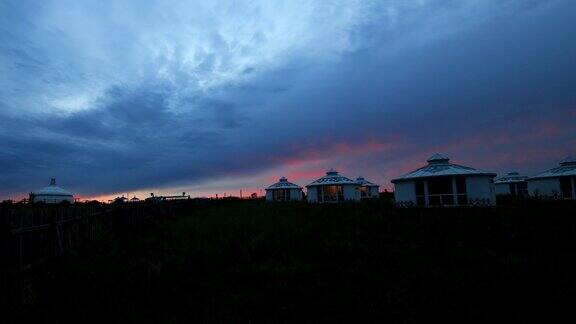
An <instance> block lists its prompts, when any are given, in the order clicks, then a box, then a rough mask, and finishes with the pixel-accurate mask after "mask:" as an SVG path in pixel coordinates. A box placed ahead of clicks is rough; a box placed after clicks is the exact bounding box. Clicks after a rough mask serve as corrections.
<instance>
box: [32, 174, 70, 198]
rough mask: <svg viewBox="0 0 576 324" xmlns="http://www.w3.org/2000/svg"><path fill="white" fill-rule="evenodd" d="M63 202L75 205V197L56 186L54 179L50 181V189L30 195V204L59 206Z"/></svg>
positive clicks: (46, 188)
mask: <svg viewBox="0 0 576 324" xmlns="http://www.w3.org/2000/svg"><path fill="white" fill-rule="evenodd" d="M61 202H69V203H73V202H74V196H73V195H72V193H70V192H69V191H66V190H64V189H62V188H60V187H58V186H56V179H54V178H52V179H51V180H50V185H49V186H48V187H45V188H42V189H40V190H38V191H35V192H31V193H30V203H45V204H59V203H61Z"/></svg>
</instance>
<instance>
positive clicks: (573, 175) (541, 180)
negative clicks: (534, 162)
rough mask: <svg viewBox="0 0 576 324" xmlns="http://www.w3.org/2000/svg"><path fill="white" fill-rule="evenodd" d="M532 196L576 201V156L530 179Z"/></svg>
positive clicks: (529, 189) (529, 187) (529, 185)
mask: <svg viewBox="0 0 576 324" xmlns="http://www.w3.org/2000/svg"><path fill="white" fill-rule="evenodd" d="M528 192H529V194H530V195H532V196H540V197H550V198H562V199H576V156H572V157H569V158H566V159H564V160H562V161H561V162H560V165H559V166H558V167H555V168H553V169H550V170H548V171H545V172H542V173H540V174H537V175H535V176H533V177H531V178H528Z"/></svg>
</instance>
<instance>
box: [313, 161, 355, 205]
mask: <svg viewBox="0 0 576 324" xmlns="http://www.w3.org/2000/svg"><path fill="white" fill-rule="evenodd" d="M359 187H360V186H359V184H358V182H357V181H354V180H351V179H349V178H347V177H345V176H342V175H340V174H338V172H337V171H336V170H334V169H330V170H329V171H328V172H326V175H325V176H323V177H322V178H320V179H317V180H315V181H313V182H312V183H310V184H309V185H307V186H306V188H307V189H308V192H307V194H308V202H319V203H328V202H330V203H337V202H343V201H358V200H360V190H359Z"/></svg>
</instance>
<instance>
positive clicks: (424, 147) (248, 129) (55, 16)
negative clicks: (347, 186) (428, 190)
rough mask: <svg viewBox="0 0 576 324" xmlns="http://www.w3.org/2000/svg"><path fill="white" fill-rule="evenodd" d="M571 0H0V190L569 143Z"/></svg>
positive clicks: (574, 20)
mask: <svg viewBox="0 0 576 324" xmlns="http://www.w3.org/2000/svg"><path fill="white" fill-rule="evenodd" d="M574 35H576V1H573V0H548V1H547V0H494V1H492V0H458V1H457V0H454V1H452V0H437V1H433V0H413V1H412V0H389V1H387V0H382V1H369V0H363V1H362V0H356V1H354V0H350V1H345V0H339V1H332V0H317V1H313V0H306V1H301V0H287V1H273V0H252V1H247V0H246V1H230V0H224V1H216V0H213V1H172V0H157V1H154V0H150V1H140V0H132V1H104V0H97V1H89V0H83V1H78V0H69V1H67V0H59V1H52V0H42V1H32V0H30V1H28V0H15V1H11V0H8V1H6V0H0V199H6V198H9V197H11V198H15V197H23V195H24V194H26V193H27V192H30V191H31V190H34V189H37V188H39V187H43V186H45V185H47V183H48V182H49V179H50V178H51V177H56V178H57V180H58V182H59V184H61V185H62V186H63V187H65V188H67V189H69V190H71V191H73V192H74V193H76V194H77V195H78V196H80V197H82V198H91V197H100V198H105V197H108V196H113V195H117V194H118V193H128V192H130V193H131V194H134V193H136V194H138V195H144V194H145V193H146V194H147V193H148V192H151V191H155V192H159V193H176V192H182V191H186V192H188V193H191V194H192V195H194V196H209V195H213V194H215V193H219V194H220V195H221V194H222V193H224V192H228V193H233V194H238V190H240V189H244V192H245V193H249V192H254V191H258V190H259V189H260V188H262V187H264V186H266V185H268V184H270V183H271V182H274V181H275V180H276V179H277V178H279V177H280V176H282V175H284V176H287V177H289V179H290V180H291V181H293V182H296V183H299V184H301V185H304V184H306V183H307V182H308V181H310V180H313V179H314V178H317V177H319V176H321V175H323V173H324V171H325V170H326V169H329V168H331V167H334V168H336V169H338V170H340V171H341V172H342V173H344V174H345V175H347V176H349V177H356V176H359V175H363V176H365V177H366V178H368V179H369V180H371V181H373V182H378V183H380V184H382V185H383V187H384V188H391V185H390V179H391V178H393V177H394V176H397V175H399V174H402V173H404V172H407V171H410V170H411V169H414V168H416V167H418V166H421V165H422V164H423V163H424V161H425V160H426V158H427V157H428V156H429V155H432V154H433V153H435V152H441V153H444V154H446V155H448V156H450V157H452V160H453V161H455V162H459V163H461V164H466V165H470V166H474V167H478V168H482V169H487V170H492V171H496V172H499V173H502V172H506V171H511V170H516V171H520V172H524V173H528V174H532V173H535V172H538V171H541V170H542V169H546V168H550V167H553V166H555V165H556V164H557V162H558V161H559V160H560V159H562V158H564V157H566V156H568V155H574V154H576V37H575V36H574Z"/></svg>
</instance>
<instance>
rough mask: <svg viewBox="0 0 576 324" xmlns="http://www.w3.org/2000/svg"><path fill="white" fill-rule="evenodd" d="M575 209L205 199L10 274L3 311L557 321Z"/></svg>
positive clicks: (115, 316)
mask: <svg viewBox="0 0 576 324" xmlns="http://www.w3.org/2000/svg"><path fill="white" fill-rule="evenodd" d="M575 211H576V208H575V207H574V206H573V205H572V206H570V205H563V206H559V205H552V206H544V205H533V206H532V205H530V206H524V207H499V208H487V209H486V208H485V209H473V208H461V209H456V208H446V209H429V210H421V209H395V208H393V207H391V206H390V205H389V204H386V203H384V202H375V203H363V204H349V205H338V206H337V205H325V206H313V205H308V204H265V203H264V202H261V201H243V202H238V201H236V202H234V201H231V202H218V203H212V204H207V205H203V206H194V207H190V208H188V209H187V210H183V211H181V212H180V213H179V215H177V216H176V217H174V218H171V219H156V220H153V221H150V222H149V223H148V224H147V225H146V226H145V228H143V229H139V230H137V231H136V230H134V231H129V232H125V233H123V234H122V235H118V234H114V233H103V236H102V238H101V239H100V240H99V241H98V242H95V243H94V244H93V245H91V246H86V247H85V248H83V250H82V251H81V252H80V253H79V256H77V257H69V258H67V259H65V260H58V261H54V262H52V263H51V264H47V265H45V266H42V267H41V268H36V269H32V270H31V271H30V272H28V273H26V274H25V275H23V278H14V280H12V281H10V282H8V283H7V282H4V286H5V289H4V291H2V296H3V297H2V303H3V304H4V306H9V307H10V308H11V310H8V309H7V308H5V311H4V312H3V313H4V317H3V318H4V319H6V320H7V319H14V321H36V322H69V321H73V322H77V323H82V322H88V321H102V322H104V321H106V322H140V323H156V322H172V323H179V322H227V323H233V322H295V321H297V322H302V321H306V322H312V321H317V320H322V321H330V322H333V321H335V322H340V321H348V322H353V321H359V320H361V321H378V320H382V319H383V320H389V321H392V322H414V321H426V322H430V321H431V320H432V319H438V318H441V319H443V320H445V321H459V322H469V321H484V322H486V321H489V320H490V321H502V320H514V321H515V322H523V321H535V320H542V321H544V320H546V321H550V320H551V319H552V318H554V317H559V316H560V315H565V314H567V315H571V316H572V315H573V314H571V313H570V312H572V310H571V307H572V306H573V305H574V302H575V297H576V212H575ZM16 279H18V280H16ZM575 312H576V311H575Z"/></svg>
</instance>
